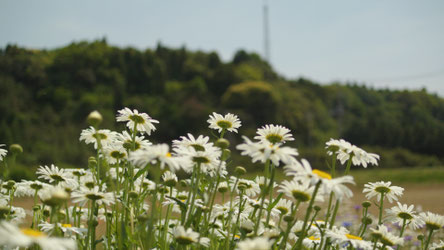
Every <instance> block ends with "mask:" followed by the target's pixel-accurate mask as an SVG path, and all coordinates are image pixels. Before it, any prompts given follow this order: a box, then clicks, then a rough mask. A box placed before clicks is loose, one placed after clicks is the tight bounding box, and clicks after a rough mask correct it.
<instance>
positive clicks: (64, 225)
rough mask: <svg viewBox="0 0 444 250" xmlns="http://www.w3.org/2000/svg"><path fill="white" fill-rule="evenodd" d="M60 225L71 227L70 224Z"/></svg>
mask: <svg viewBox="0 0 444 250" xmlns="http://www.w3.org/2000/svg"><path fill="white" fill-rule="evenodd" d="M62 227H72V225H71V224H62Z"/></svg>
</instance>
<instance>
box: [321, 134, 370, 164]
mask: <svg viewBox="0 0 444 250" xmlns="http://www.w3.org/2000/svg"><path fill="white" fill-rule="evenodd" d="M325 144H326V145H327V146H326V148H327V153H328V154H329V155H332V154H334V153H335V154H337V159H338V160H339V161H340V162H341V164H344V163H346V162H347V161H348V160H349V159H350V157H351V159H352V164H353V165H354V166H359V165H362V166H363V167H364V168H366V167H367V165H368V164H372V165H378V161H379V155H377V154H373V153H367V152H365V151H364V150H363V149H361V148H358V147H356V146H355V145H352V144H351V143H349V142H347V141H345V140H343V139H341V140H334V139H330V141H328V142H326V143H325Z"/></svg>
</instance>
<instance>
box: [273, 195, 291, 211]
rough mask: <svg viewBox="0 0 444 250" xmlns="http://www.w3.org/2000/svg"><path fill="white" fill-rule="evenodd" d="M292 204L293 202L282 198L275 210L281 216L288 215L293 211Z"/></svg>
mask: <svg viewBox="0 0 444 250" xmlns="http://www.w3.org/2000/svg"><path fill="white" fill-rule="evenodd" d="M291 204H292V202H291V201H290V200H287V199H284V198H282V199H280V200H279V201H278V203H277V204H276V206H275V207H274V208H275V209H276V210H278V211H279V212H280V214H281V215H286V214H288V213H289V212H290V211H291Z"/></svg>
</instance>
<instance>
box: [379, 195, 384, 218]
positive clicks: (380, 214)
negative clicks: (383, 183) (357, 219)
mask: <svg viewBox="0 0 444 250" xmlns="http://www.w3.org/2000/svg"><path fill="white" fill-rule="evenodd" d="M383 208H384V192H382V193H381V202H380V203H379V217H378V225H381V224H382V210H383Z"/></svg>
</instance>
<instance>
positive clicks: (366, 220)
mask: <svg viewBox="0 0 444 250" xmlns="http://www.w3.org/2000/svg"><path fill="white" fill-rule="evenodd" d="M361 221H362V224H365V225H370V224H372V222H373V220H372V218H370V217H364V218H362V220H361Z"/></svg>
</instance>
